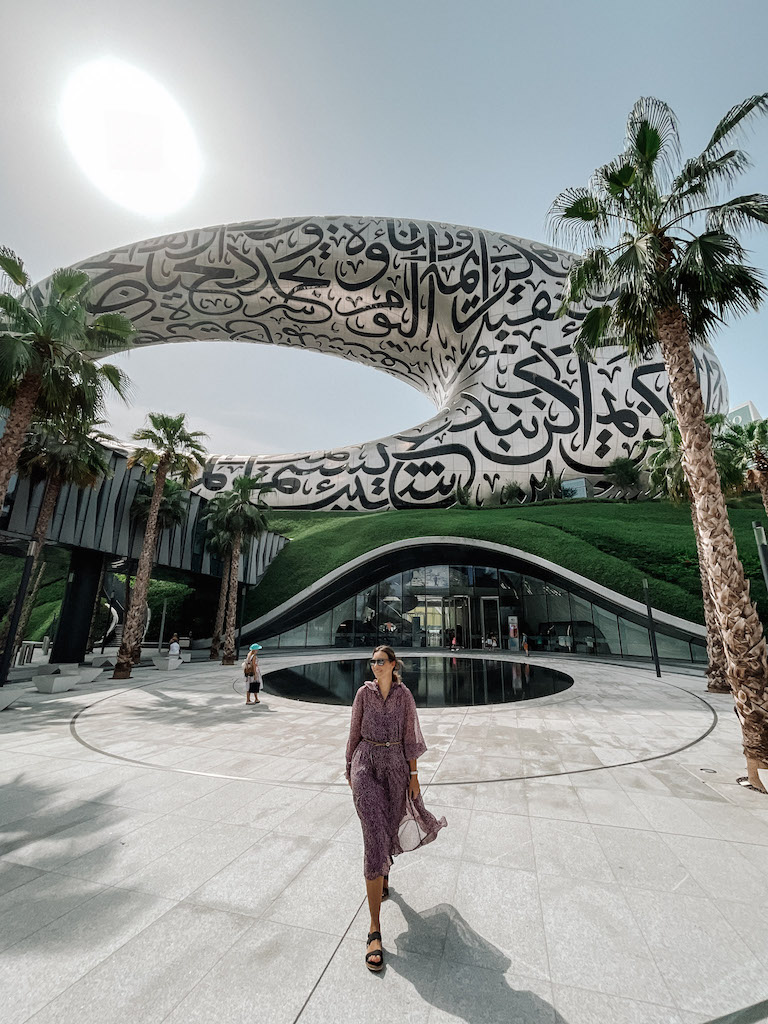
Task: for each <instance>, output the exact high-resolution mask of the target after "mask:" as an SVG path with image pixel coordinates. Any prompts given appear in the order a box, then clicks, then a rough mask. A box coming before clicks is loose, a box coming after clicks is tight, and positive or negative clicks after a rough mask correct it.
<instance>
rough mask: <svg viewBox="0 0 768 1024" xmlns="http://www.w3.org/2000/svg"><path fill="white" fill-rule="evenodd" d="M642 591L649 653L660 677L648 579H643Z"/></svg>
mask: <svg viewBox="0 0 768 1024" xmlns="http://www.w3.org/2000/svg"><path fill="white" fill-rule="evenodd" d="M643 593H644V594H645V607H646V610H647V612H648V632H649V633H650V636H651V654H652V655H653V664H654V666H655V667H656V678H657V679H661V665H660V664H659V648H658V647H657V646H656V630H655V628H654V625H653V609H652V608H651V594H650V591H649V590H648V580H647V579H644V580H643Z"/></svg>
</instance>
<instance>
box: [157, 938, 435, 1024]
mask: <svg viewBox="0 0 768 1024" xmlns="http://www.w3.org/2000/svg"><path fill="white" fill-rule="evenodd" d="M385 949H386V954H385V955H386V965H385V967H384V970H383V971H382V972H381V973H379V974H373V973H371V972H370V971H368V970H366V968H365V965H364V962H363V960H364V956H365V932H363V934H362V935H361V937H360V938H357V937H356V936H355V937H352V936H349V937H348V938H346V939H344V941H343V942H342V943H341V945H340V946H339V949H338V951H337V952H336V953H335V954H334V955H333V959H332V960H331V962H330V966H329V967H328V970H327V971H326V972H325V974H323V976H322V978H321V979H320V982H319V984H318V986H317V988H316V989H315V990H314V992H312V995H311V997H310V999H309V1002H308V1003H307V1005H306V1008H305V1009H304V1011H303V1013H302V1015H301V1017H300V1019H299V1020H300V1024H328V1022H329V1021H333V1022H334V1024H361V1022H365V1024H392V1022H393V1021H397V1022H398V1024H400V1022H402V1024H427V1020H428V1018H429V1013H430V1008H431V1005H432V1000H433V993H434V991H435V986H436V985H437V978H438V970H439V967H440V961H439V960H437V959H435V958H433V957H429V956H424V955H423V954H420V953H414V952H413V951H411V950H408V949H402V950H401V949H398V950H394V949H391V948H390V947H389V946H385ZM361 968H362V971H361ZM236 1019H237V1021H238V1024H239V1022H240V1020H241V1019H242V1021H243V1024H245V1022H246V1018H244V1017H243V1018H236ZM225 1020H226V1018H225ZM275 1020H276V1022H277V1024H280V1021H281V1020H285V1021H286V1024H287V1022H288V1020H292V1018H275ZM169 1024H181V1020H179V1021H178V1022H176V1021H170V1022H169ZM192 1024H197V1022H192ZM201 1024H202V1021H201Z"/></svg>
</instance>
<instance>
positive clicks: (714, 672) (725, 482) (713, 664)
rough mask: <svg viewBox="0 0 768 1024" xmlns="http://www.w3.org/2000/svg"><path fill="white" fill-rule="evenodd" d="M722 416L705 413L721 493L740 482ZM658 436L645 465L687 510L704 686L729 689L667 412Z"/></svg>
mask: <svg viewBox="0 0 768 1024" xmlns="http://www.w3.org/2000/svg"><path fill="white" fill-rule="evenodd" d="M724 424H725V417H724V416H722V415H719V414H718V415H715V416H707V425H708V427H709V429H710V431H711V433H712V443H713V453H714V457H715V463H716V465H717V472H718V476H719V477H720V487H721V489H722V490H723V492H724V493H728V492H736V491H738V490H739V488H740V486H741V469H740V462H739V458H738V455H737V454H736V453H735V452H734V449H733V447H732V446H731V445H730V444H729V443H728V441H727V440H726V438H725V437H724V435H723V426H724ZM661 430H662V433H661V436H660V437H658V438H652V439H651V440H650V441H649V442H648V453H647V455H646V465H647V467H648V470H649V472H650V481H649V482H650V486H651V489H652V490H654V491H656V492H657V493H659V494H661V495H663V497H665V498H667V500H669V501H671V502H674V503H675V504H678V505H680V504H685V505H688V507H689V508H690V510H691V521H692V524H693V535H694V538H695V540H696V553H697V556H698V559H699V575H700V577H701V594H702V599H703V602H704V621H705V623H706V626H707V661H708V665H707V689H708V690H709V691H710V693H729V692H730V686H729V685H728V678H727V670H726V661H725V648H724V646H723V637H722V634H721V632H720V625H719V623H718V621H717V613H716V612H715V604H714V601H713V598H712V587H711V584H710V582H709V576H708V575H707V565H706V561H705V560H704V554H703V551H702V546H701V531H700V530H699V521H698V518H697V516H696V506H695V505H694V504H693V502H692V501H691V490H690V488H689V486H688V481H687V480H686V478H685V471H684V470H683V449H682V441H681V438H680V428H679V427H678V425H677V420H676V419H675V417H674V414H673V413H671V412H667V413H664V415H663V416H662V417H661Z"/></svg>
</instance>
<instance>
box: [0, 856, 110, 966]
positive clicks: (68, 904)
mask: <svg viewBox="0 0 768 1024" xmlns="http://www.w3.org/2000/svg"><path fill="white" fill-rule="evenodd" d="M103 888H104V887H103V886H101V885H96V884H95V883H94V882H87V881H83V880H81V879H72V878H64V877H63V876H62V875H56V874H52V873H46V874H43V875H40V876H39V877H38V878H35V879H34V880H32V881H30V882H27V884H26V885H22V886H19V887H18V888H15V889H12V890H11V891H10V892H7V893H5V894H4V895H3V896H0V950H3V949H6V948H7V947H8V946H12V945H13V944H14V943H16V942H20V941H21V940H22V939H25V938H26V937H27V936H28V935H31V934H32V933H33V932H36V931H37V930H38V929H40V928H43V927H44V926H45V925H47V924H50V923H51V921H55V920H56V919H57V918H59V917H63V916H64V915H65V914H68V913H69V911H70V910H74V908H75V907H77V906H79V905H80V904H81V903H85V901H86V900H89V899H91V898H92V897H93V896H96V895H97V894H98V893H100V892H102V891H103Z"/></svg>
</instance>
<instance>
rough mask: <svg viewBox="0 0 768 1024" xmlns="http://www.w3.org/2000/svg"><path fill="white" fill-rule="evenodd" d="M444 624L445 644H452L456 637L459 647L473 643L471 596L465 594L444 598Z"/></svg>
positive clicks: (447, 645) (448, 645)
mask: <svg viewBox="0 0 768 1024" xmlns="http://www.w3.org/2000/svg"><path fill="white" fill-rule="evenodd" d="M443 626H444V629H445V646H446V647H450V646H451V645H452V641H453V638H454V637H455V638H456V646H457V647H468V646H469V645H470V643H471V641H470V637H471V636H472V631H471V629H470V622H469V598H468V597H464V596H459V597H446V598H444V599H443Z"/></svg>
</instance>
